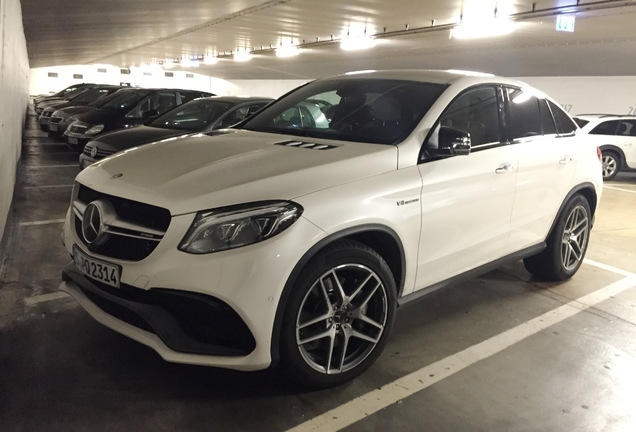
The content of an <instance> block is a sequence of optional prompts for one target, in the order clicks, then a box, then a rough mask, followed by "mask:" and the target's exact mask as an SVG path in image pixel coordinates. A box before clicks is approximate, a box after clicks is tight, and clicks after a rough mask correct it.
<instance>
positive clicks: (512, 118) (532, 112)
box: [506, 87, 543, 140]
mask: <svg viewBox="0 0 636 432" xmlns="http://www.w3.org/2000/svg"><path fill="white" fill-rule="evenodd" d="M506 93H507V94H508V101H509V110H510V115H509V116H508V122H507V126H508V135H509V139H511V140H514V139H519V138H527V137H532V136H536V135H543V128H542V127H541V123H542V121H541V112H540V110H539V99H538V98H537V97H536V96H533V95H531V94H529V93H526V92H524V91H523V90H521V89H518V88H511V87H506Z"/></svg>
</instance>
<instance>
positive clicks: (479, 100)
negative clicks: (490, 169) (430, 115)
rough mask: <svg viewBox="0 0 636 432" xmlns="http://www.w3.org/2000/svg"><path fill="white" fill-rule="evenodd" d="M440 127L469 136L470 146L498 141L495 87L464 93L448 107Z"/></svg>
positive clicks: (497, 112)
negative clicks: (465, 133)
mask: <svg viewBox="0 0 636 432" xmlns="http://www.w3.org/2000/svg"><path fill="white" fill-rule="evenodd" d="M440 123H441V125H442V126H449V127H452V128H455V129H460V130H463V131H465V132H468V133H469V134H470V140H471V145H472V146H478V145H480V144H487V143H492V142H498V141H500V133H499V110H498V103H497V93H496V90H495V87H490V86H488V87H478V88H474V89H471V90H468V91H466V92H465V93H463V94H462V95H460V96H459V97H458V98H457V99H455V100H454V101H453V102H451V104H450V105H449V106H448V108H447V109H446V111H444V114H442V117H441V119H440Z"/></svg>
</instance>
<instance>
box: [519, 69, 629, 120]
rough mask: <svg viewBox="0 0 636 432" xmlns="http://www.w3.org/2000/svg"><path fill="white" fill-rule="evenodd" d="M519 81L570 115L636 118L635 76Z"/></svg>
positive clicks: (549, 78)
mask: <svg viewBox="0 0 636 432" xmlns="http://www.w3.org/2000/svg"><path fill="white" fill-rule="evenodd" d="M519 79H520V80H522V81H524V82H526V83H528V84H530V85H531V86H533V87H536V88H537V89H539V90H541V91H542V92H544V93H546V94H548V95H550V96H551V97H552V98H554V99H555V100H556V101H557V102H559V103H560V104H561V106H563V107H564V108H565V109H566V111H567V112H569V113H570V115H576V114H621V115H636V76H613V77H522V78H519Z"/></svg>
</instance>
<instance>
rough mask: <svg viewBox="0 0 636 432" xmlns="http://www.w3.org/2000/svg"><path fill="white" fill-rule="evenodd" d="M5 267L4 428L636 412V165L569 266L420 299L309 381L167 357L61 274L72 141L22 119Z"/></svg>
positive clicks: (391, 422)
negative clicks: (354, 368)
mask: <svg viewBox="0 0 636 432" xmlns="http://www.w3.org/2000/svg"><path fill="white" fill-rule="evenodd" d="M21 164H22V165H21V174H20V179H19V183H18V185H17V195H16V201H15V215H14V216H15V217H14V222H15V226H14V230H13V235H12V238H11V240H12V241H11V252H10V255H9V259H8V261H7V262H6V263H5V266H4V270H3V272H2V274H0V276H1V277H0V431H3V432H13V431H29V432H31V431H65V432H67V431H85V430H86V431H95V432H97V431H109V432H112V431H131V430H137V431H252V430H258V431H259V432H268V431H285V430H289V429H293V430H296V431H309V430H313V431H334V430H345V431H351V432H353V431H396V430H400V431H453V432H456V431H488V432H493V431H506V432H511V431H550V432H557V431H567V432H571V431H590V432H598V431H611V432H618V431H622V432H627V431H635V430H636V409H635V408H634V407H635V406H636V405H635V403H636V402H635V401H636V259H635V257H636V196H635V194H636V175H633V174H621V175H619V176H618V177H617V178H616V181H612V182H608V183H607V184H606V185H605V188H604V196H603V199H602V202H601V206H600V209H599V212H598V215H597V219H596V226H595V228H594V230H593V232H592V239H591V244H590V247H589V250H588V254H587V260H586V262H585V264H584V265H583V266H582V268H581V270H580V271H579V273H578V274H577V275H576V276H575V277H574V278H573V279H572V280H570V281H568V282H566V283H563V284H560V285H556V284H548V283H541V282H538V281H535V280H533V279H532V278H531V276H530V275H529V274H528V273H527V272H526V271H525V270H524V268H523V265H522V264H521V263H514V264H512V265H509V266H506V267H504V268H501V269H500V270H498V271H495V272H492V273H489V274H487V275H485V276H483V277H481V278H478V279H475V280H472V281H470V282H467V283H463V284H461V285H458V286H454V287H452V288H449V289H447V290H445V291H444V292H442V293H440V294H438V295H435V296H433V297H430V298H428V299H427V300H426V301H424V302H420V303H418V304H415V305H412V306H408V307H407V308H405V309H403V310H401V311H400V313H399V314H398V316H397V321H396V326H395V329H394V331H393V334H392V336H391V339H390V341H389V344H388V346H387V348H386V350H385V352H384V353H383V355H382V356H381V357H380V359H379V361H378V362H377V363H376V364H375V365H374V366H373V367H372V368H371V369H370V370H369V371H368V372H367V373H365V374H364V375H363V376H361V377H360V378H359V379H357V380H355V381H354V382H352V383H350V384H347V385H344V386H342V387H339V388H335V389H331V390H325V391H319V392H306V393H299V392H298V391H297V390H296V389H294V388H292V387H290V386H289V385H288V384H287V383H286V382H285V381H284V380H282V379H281V378H280V377H279V376H278V375H277V374H276V373H274V372H271V371H264V372H256V373H241V372H234V371H227V370H221V369H214V368H205V367H197V366H185V365H179V364H171V363H167V362H165V361H163V360H162V359H161V358H160V357H159V356H158V355H157V354H155V352H154V351H152V350H150V349H149V348H146V347H145V346H143V345H140V344H138V343H136V342H134V341H132V340H129V339H127V338H126V337H124V336H121V335H119V334H117V333H114V332H113V331H111V330H109V329H107V328H105V327H103V326H101V325H100V324H98V323H97V322H95V321H94V320H93V319H92V318H90V317H89V316H88V314H87V313H86V312H84V311H83V310H82V309H81V308H80V307H79V306H77V305H76V304H75V302H74V301H72V300H71V299H70V298H68V297H67V296H66V295H64V294H62V293H60V292H59V291H57V286H58V284H59V283H60V271H61V269H62V267H63V266H64V265H65V264H66V262H67V261H68V260H69V256H68V255H67V253H66V252H65V251H64V249H63V248H62V246H61V242H60V238H59V233H60V230H61V226H62V219H63V217H64V214H65V211H66V208H67V206H68V201H69V195H70V191H71V185H72V182H73V177H74V176H75V174H76V173H77V172H78V169H77V155H76V154H74V153H71V152H70V151H68V150H67V149H66V147H65V146H64V144H61V143H58V142H55V141H53V140H52V139H50V138H48V137H46V134H44V133H42V132H40V131H39V129H38V128H37V124H36V121H35V117H34V116H33V114H32V113H31V115H30V116H29V118H28V125H27V130H26V131H25V138H24V145H23V154H22V161H21Z"/></svg>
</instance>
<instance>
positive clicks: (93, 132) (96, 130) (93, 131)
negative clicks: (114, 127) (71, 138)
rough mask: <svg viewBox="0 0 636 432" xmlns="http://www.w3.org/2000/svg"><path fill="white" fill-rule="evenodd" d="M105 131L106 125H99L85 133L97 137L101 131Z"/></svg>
mask: <svg viewBox="0 0 636 432" xmlns="http://www.w3.org/2000/svg"><path fill="white" fill-rule="evenodd" d="M103 130H104V125H103V124H99V125H95V126H93V127H92V128H89V129H88V130H87V131H86V132H84V133H85V134H86V135H96V134H98V133H100V132H101V131H103Z"/></svg>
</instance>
